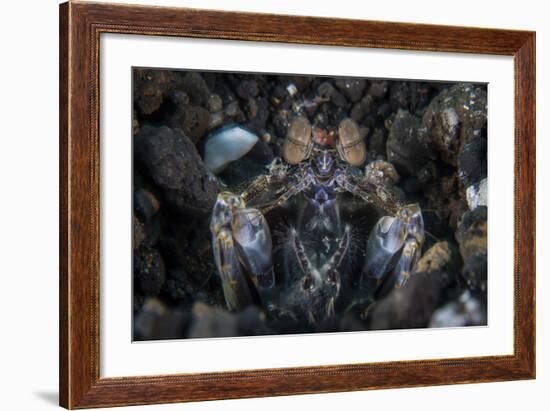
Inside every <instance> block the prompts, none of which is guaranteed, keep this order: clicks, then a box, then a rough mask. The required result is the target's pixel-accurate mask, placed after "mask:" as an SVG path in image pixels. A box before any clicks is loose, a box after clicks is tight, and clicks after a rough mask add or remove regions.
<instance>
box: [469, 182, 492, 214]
mask: <svg viewBox="0 0 550 411" xmlns="http://www.w3.org/2000/svg"><path fill="white" fill-rule="evenodd" d="M466 201H468V207H469V208H470V210H473V209H475V208H477V206H487V179H486V178H484V179H483V180H481V181H480V182H479V183H477V184H472V185H471V186H470V187H468V188H467V189H466Z"/></svg>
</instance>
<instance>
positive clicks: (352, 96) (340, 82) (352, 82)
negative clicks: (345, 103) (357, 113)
mask: <svg viewBox="0 0 550 411" xmlns="http://www.w3.org/2000/svg"><path fill="white" fill-rule="evenodd" d="M366 84H367V82H366V80H365V79H360V78H352V77H349V78H348V77H339V78H337V79H336V80H335V82H334V85H335V86H336V87H337V88H338V90H340V92H341V93H343V94H344V95H345V96H346V97H347V99H348V100H350V101H351V102H354V103H355V102H357V101H359V99H360V98H361V97H362V96H363V91H364V90H365V86H366Z"/></svg>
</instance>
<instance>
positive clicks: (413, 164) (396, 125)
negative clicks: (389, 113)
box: [386, 110, 428, 175]
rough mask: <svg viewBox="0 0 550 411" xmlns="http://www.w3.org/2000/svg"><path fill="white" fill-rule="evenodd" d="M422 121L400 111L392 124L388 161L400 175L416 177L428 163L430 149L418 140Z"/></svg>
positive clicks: (387, 148) (388, 141) (387, 146)
mask: <svg viewBox="0 0 550 411" xmlns="http://www.w3.org/2000/svg"><path fill="white" fill-rule="evenodd" d="M419 125H420V119H419V118H418V117H416V116H414V115H412V114H410V113H409V112H408V111H403V110H400V111H399V112H398V113H397V116H396V117H395V120H394V121H393V123H392V126H391V129H390V134H389V136H388V140H387V143H386V150H387V156H388V161H390V162H391V163H393V164H394V165H395V167H396V168H397V170H398V171H399V172H400V173H407V174H412V175H416V174H417V173H418V171H420V169H422V167H424V165H425V164H426V163H427V162H428V149H427V147H425V146H424V145H423V144H421V142H420V141H419V140H418V137H417V132H418V127H419Z"/></svg>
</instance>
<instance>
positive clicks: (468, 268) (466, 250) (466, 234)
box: [455, 206, 487, 291]
mask: <svg viewBox="0 0 550 411" xmlns="http://www.w3.org/2000/svg"><path fill="white" fill-rule="evenodd" d="M455 235H456V239H457V241H458V244H459V247H460V254H461V255H462V259H463V260H464V267H463V269H462V276H463V277H464V279H465V280H466V284H467V285H468V287H469V288H470V289H471V290H476V291H477V290H480V291H486V290H487V207H484V206H479V207H477V208H475V209H474V210H472V211H467V212H466V213H464V215H463V216H462V219H461V221H460V223H459V225H458V228H457V231H456V233H455Z"/></svg>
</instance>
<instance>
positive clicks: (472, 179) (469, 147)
mask: <svg viewBox="0 0 550 411" xmlns="http://www.w3.org/2000/svg"><path fill="white" fill-rule="evenodd" d="M458 176H459V178H460V180H461V181H462V183H463V184H464V186H465V187H469V186H471V185H472V184H476V183H479V182H480V181H481V180H483V179H484V178H485V177H487V139H485V138H483V137H479V138H475V139H472V140H469V141H467V142H466V143H464V144H463V145H462V148H461V150H460V152H459V154H458Z"/></svg>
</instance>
